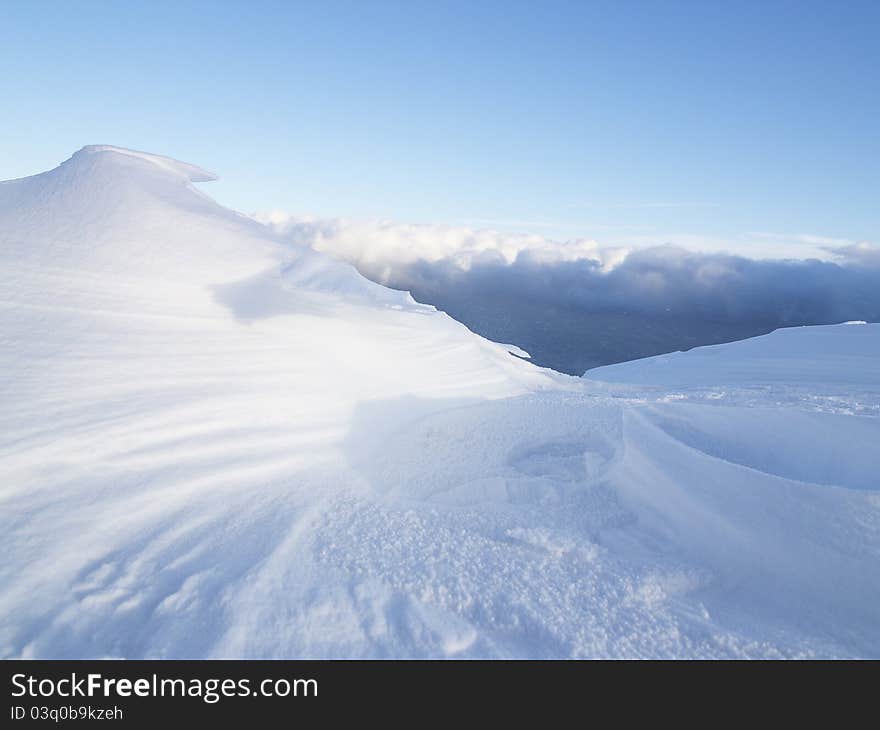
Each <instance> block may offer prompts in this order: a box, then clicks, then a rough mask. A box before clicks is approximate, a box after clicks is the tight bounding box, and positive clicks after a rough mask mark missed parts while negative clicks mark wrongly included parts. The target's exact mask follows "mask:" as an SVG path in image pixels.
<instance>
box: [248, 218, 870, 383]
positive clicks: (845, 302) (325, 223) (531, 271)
mask: <svg viewBox="0 0 880 730" xmlns="http://www.w3.org/2000/svg"><path fill="white" fill-rule="evenodd" d="M262 219H263V220H264V222H267V223H269V224H270V225H272V226H273V227H274V228H275V229H276V230H278V231H279V232H281V233H283V234H284V235H285V236H286V237H287V238H288V239H289V240H291V241H292V242H296V243H299V244H303V245H308V246H312V247H314V248H316V249H318V250H321V251H325V252H327V253H329V254H331V255H333V256H336V257H337V258H340V259H343V260H345V261H348V262H350V263H352V264H354V265H355V266H356V267H357V268H358V269H359V270H360V271H361V273H362V274H364V275H365V276H367V277H368V278H370V279H372V280H374V281H377V282H379V283H381V284H385V285H388V286H391V287H393V288H396V289H405V290H409V291H411V292H412V293H413V296H414V297H415V298H416V299H417V300H419V301H422V302H427V303H430V304H434V305H435V306H437V307H438V308H440V309H443V310H445V311H447V312H449V314H450V315H452V316H453V317H455V318H456V319H459V320H460V321H462V322H463V323H464V324H466V325H467V326H468V327H470V328H471V329H473V330H474V331H476V332H479V333H480V334H482V335H485V336H486V337H489V338H491V339H494V340H497V341H503V342H510V343H513V344H516V345H519V346H520V347H522V348H524V349H525V350H527V351H528V352H530V353H531V354H532V357H533V360H534V361H535V362H537V363H538V364H542V365H547V366H549V367H553V368H555V369H557V370H561V371H563V372H569V373H573V374H581V373H582V372H583V371H584V370H586V369H588V368H590V367H595V366H597V365H602V364H607V363H611V362H619V361H622V360H630V359H633V358H636V357H645V356H648V355H653V354H658V353H661V352H669V351H674V350H678V349H686V348H689V347H694V346H697V345H703V344H712V343H716V342H723V341H728V340H732V339H739V338H742V337H750V336H754V335H756V334H761V333H764V332H769V331H770V330H772V329H775V328H777V327H782V326H791V325H802V324H830V323H833V322H841V321H846V320H851V319H864V320H869V321H878V320H880V248H878V247H876V246H872V245H870V244H867V243H860V244H855V243H852V244H846V245H839V246H829V247H827V248H826V250H827V252H828V254H829V258H833V259H835V260H831V261H820V260H817V259H810V260H758V259H751V258H747V257H744V256H738V255H732V254H726V253H696V252H692V251H687V250H685V249H683V248H680V247H676V246H672V245H665V246H655V247H651V248H647V249H641V250H631V251H630V250H627V249H624V248H618V247H602V246H600V245H599V244H598V243H596V242H595V241H590V240H585V239H579V240H574V241H569V242H564V243H563V242H557V241H552V240H550V239H547V238H544V237H541V236H537V235H530V234H508V233H500V232H497V231H475V230H470V229H466V228H456V227H447V226H428V225H400V224H394V223H388V222H379V221H348V220H344V219H332V220H315V219H301V218H291V217H288V216H283V215H278V214H274V215H270V216H263V217H262Z"/></svg>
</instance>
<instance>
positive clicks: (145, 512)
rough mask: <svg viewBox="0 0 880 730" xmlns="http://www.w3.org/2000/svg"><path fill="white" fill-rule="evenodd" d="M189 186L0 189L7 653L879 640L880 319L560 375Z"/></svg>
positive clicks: (2, 565)
mask: <svg viewBox="0 0 880 730" xmlns="http://www.w3.org/2000/svg"><path fill="white" fill-rule="evenodd" d="M209 177H212V176H210V175H209V173H206V172H205V171H203V170H201V169H200V168H196V167H194V166H191V165H187V164H184V163H179V162H176V161H174V160H171V159H170V158H165V157H161V156H158V155H148V154H145V153H140V152H132V151H130V150H122V149H120V148H113V147H107V146H94V147H87V148H84V149H83V150H81V151H80V152H79V153H77V154H76V155H74V156H73V157H72V158H71V159H70V160H69V161H67V162H65V163H64V164H62V165H61V166H60V167H58V168H56V169H55V170H52V171H49V172H46V173H42V174H40V175H35V176H33V177H29V178H24V179H21V180H15V181H9V182H6V183H3V184H0V339H2V343H3V346H2V348H0V405H2V408H0V554H2V556H3V557H2V559H0V655H2V656H6V657H58V658H61V657H68V658H85V657H107V656H112V657H230V656H233V657H309V656H311V657H426V656H428V657H452V656H455V657H486V656H489V657H492V656H502V657H596V656H602V657H795V656H808V657H809V656H862V657H864V656H873V657H878V656H880V613H878V610H877V606H880V500H878V491H877V488H876V487H877V482H876V479H875V476H874V475H875V474H876V471H877V469H876V465H877V464H876V457H875V452H876V444H877V443H878V439H880V428H878V424H880V410H878V409H880V372H878V368H877V362H878V359H877V354H878V343H880V326H878V325H864V326H860V327H848V326H838V327H817V328H804V329H803V330H797V331H795V332H792V331H787V330H786V331H780V332H777V333H774V334H772V335H769V336H767V337H764V338H756V339H755V340H751V341H748V342H744V343H738V344H737V345H731V346H722V347H717V348H701V349H700V350H695V351H692V352H690V353H685V354H682V355H673V356H668V357H667V358H666V359H665V360H664V359H654V361H643V362H641V363H633V364H625V365H621V366H616V367H615V368H603V369H601V371H591V373H590V377H589V378H582V379H577V378H569V377H566V376H561V375H558V374H556V373H553V372H550V371H547V370H542V369H540V368H536V367H534V366H532V365H530V364H529V363H527V362H525V361H523V360H522V359H521V358H522V357H525V355H526V353H524V352H521V351H517V350H515V348H512V347H510V346H499V345H496V344H495V343H491V342H488V341H486V340H484V339H482V338H480V337H477V336H476V335H474V334H473V333H471V332H470V331H468V330H467V329H466V328H465V327H464V326H462V325H461V324H459V323H457V322H455V321H453V320H452V319H450V318H449V317H447V316H446V315H444V314H442V313H440V312H437V311H436V310H434V308H433V307H427V306H422V305H419V304H416V303H415V302H413V301H412V299H411V298H410V297H409V296H408V295H407V294H405V293H402V292H393V291H390V290H387V289H385V288H383V287H381V286H378V285H376V284H373V283H370V282H368V281H366V280H365V279H363V278H362V277H361V276H360V275H359V274H358V273H357V272H356V271H355V270H354V269H352V268H351V267H347V266H345V265H342V264H339V263H337V262H334V261H332V260H330V259H328V258H326V257H325V256H323V255H322V254H320V253H316V252H314V251H310V250H308V249H305V248H302V247H299V246H296V245H293V244H290V243H286V242H284V241H282V240H280V239H279V238H278V237H277V235H276V234H275V233H274V232H273V231H272V230H270V229H269V228H267V227H265V226H263V225H261V224H259V223H257V222H255V221H253V220H250V219H247V218H245V217H243V216H240V215H238V214H236V213H234V212H232V211H229V210H226V209H224V208H222V207H221V206H219V205H217V204H216V203H215V202H214V201H212V200H211V199H210V198H208V197H207V196H205V195H204V194H203V193H201V191H199V190H198V189H197V188H195V187H194V183H196V182H200V181H204V180H207V179H208V178H209ZM507 350H513V351H514V352H516V354H518V355H520V357H514V356H513V355H511V354H509V353H508V352H507Z"/></svg>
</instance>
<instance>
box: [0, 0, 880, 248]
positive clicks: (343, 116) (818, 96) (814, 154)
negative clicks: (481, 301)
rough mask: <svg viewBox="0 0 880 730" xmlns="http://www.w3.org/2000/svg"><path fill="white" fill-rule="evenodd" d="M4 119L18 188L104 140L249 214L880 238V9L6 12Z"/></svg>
mask: <svg viewBox="0 0 880 730" xmlns="http://www.w3.org/2000/svg"><path fill="white" fill-rule="evenodd" d="M0 105H2V109H0V111H2V113H0V179H7V178H12V177H19V176H22V175H26V174H31V173H33V172H37V171H40V170H44V169H48V168H51V167H54V166H55V165H56V164H58V163H59V162H60V161H61V160H63V159H66V158H67V157H68V156H69V155H70V154H71V153H72V152H74V151H75V150H76V149H78V148H79V147H81V146H83V145H85V144H92V143H107V144H116V145H122V146H125V147H132V148H136V149H142V150H147V151H151V152H158V153H163V154H167V155H171V156H173V157H178V158H181V159H184V160H186V161H188V162H193V163H196V164H199V165H202V166H204V167H207V168H209V169H213V170H215V171H216V172H217V173H218V174H220V176H221V178H222V180H221V181H220V182H218V183H212V184H211V185H210V186H209V187H206V192H210V194H211V195H213V196H214V197H215V198H217V199H218V200H220V201H221V202H223V203H224V204H227V205H230V206H232V207H235V208H238V209H240V210H243V211H247V212H250V211H254V210H258V209H259V210H265V209H269V208H278V209H283V210H287V211H290V212H294V213H299V214H316V215H326V216H357V217H384V218H392V219H395V220H400V221H407V222H435V223H464V224H469V225H474V226H485V227H498V228H501V229H522V230H535V231H539V232H542V233H545V234H548V235H551V236H553V237H556V238H569V237H575V236H589V237H593V238H597V239H599V240H600V241H601V240H606V241H612V242H623V241H625V240H626V239H627V238H628V237H632V238H634V239H638V238H639V237H642V238H644V237H647V238H650V237H652V236H669V237H673V236H680V237H681V239H682V241H684V242H687V240H688V237H692V238H693V240H695V241H699V240H701V237H702V238H706V239H711V238H715V239H722V240H723V239H726V238H730V239H735V238H739V239H743V237H748V236H749V235H750V234H753V233H754V232H763V233H771V234H773V235H776V236H781V237H793V238H792V240H796V239H795V238H794V237H796V235H798V234H800V235H807V236H818V237H829V238H842V239H852V240H870V241H877V240H878V239H880V2H877V1H876V0H871V1H869V2H858V1H857V0H848V1H847V2H833V1H830V0H829V1H828V2H822V3H817V2H807V1H802V2H773V1H770V0H765V1H763V2H753V3H752V2H744V1H742V0H740V1H738V2H721V1H720V0H719V1H717V2H710V1H709V0H705V1H703V2H660V1H659V0H657V1H656V2H625V1H621V0H617V1H614V2H587V1H586V0H583V1H582V2H571V3H565V2H548V1H546V0H541V1H539V0H534V1H533V2H528V3H516V2H513V1H512V0H503V1H501V2H492V1H490V0H470V1H469V2H451V1H450V2H442V1H439V0H438V1H437V2H426V3H423V2H417V1H415V0H408V1H406V2H384V3H379V2H368V1H367V0H359V1H355V2H330V1H328V0H322V1H320V2H318V1H315V2H310V3H297V2H292V1H288V2H258V1H256V0H250V1H249V2H220V1H219V0H214V1H212V2H185V1H177V2H164V1H158V2H157V1H153V2H124V1H123V0H119V1H118V2H111V1H107V2H77V1H75V0H68V1H67V2H39V0H18V1H10V0H0ZM754 240H755V245H756V246H760V245H762V243H761V242H762V241H766V240H770V239H767V238H766V237H764V238H762V237H755V239H754Z"/></svg>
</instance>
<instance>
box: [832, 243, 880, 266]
mask: <svg viewBox="0 0 880 730" xmlns="http://www.w3.org/2000/svg"><path fill="white" fill-rule="evenodd" d="M826 250H827V251H828V252H829V253H832V254H834V255H835V256H837V257H838V258H839V259H841V260H842V261H844V262H845V263H848V264H854V265H858V266H865V267H868V268H880V246H877V245H875V244H872V243H868V242H866V241H863V242H861V243H851V244H848V245H845V246H834V247H829V248H827V249H826Z"/></svg>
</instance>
